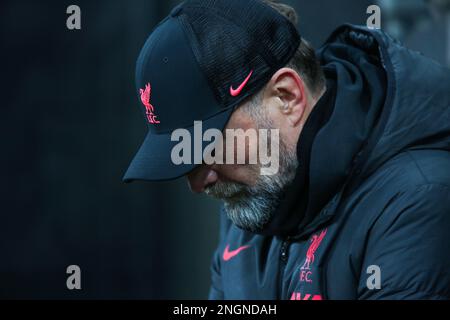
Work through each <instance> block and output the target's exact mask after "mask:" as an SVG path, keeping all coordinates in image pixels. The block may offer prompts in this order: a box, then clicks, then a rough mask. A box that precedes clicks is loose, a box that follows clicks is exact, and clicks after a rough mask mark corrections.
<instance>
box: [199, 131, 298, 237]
mask: <svg viewBox="0 0 450 320" xmlns="http://www.w3.org/2000/svg"><path fill="white" fill-rule="evenodd" d="M279 155H280V161H279V163H280V167H279V172H278V173H277V174H275V175H271V176H264V175H259V176H258V180H257V182H256V184H255V185H254V186H246V185H243V184H239V183H234V182H217V183H215V184H214V185H212V186H210V187H208V188H206V190H205V193H206V194H207V195H210V196H213V197H215V198H218V199H221V200H223V202H224V209H225V212H226V214H227V216H228V218H229V219H230V220H231V221H232V222H233V223H234V224H235V225H236V226H238V227H239V228H241V229H244V230H247V231H250V232H257V231H260V230H262V229H263V228H264V226H265V225H266V224H267V223H268V222H269V221H270V220H271V218H272V217H273V215H274V213H275V210H276V209H277V207H278V205H279V203H280V199H281V196H282V194H283V193H284V192H285V189H286V188H287V187H288V186H289V185H290V184H291V183H292V181H293V180H294V177H295V174H296V170H297V167H298V161H297V154H296V151H295V148H294V150H289V148H287V146H286V145H285V144H284V143H283V141H281V140H280V150H279ZM255 170H258V172H259V168H255Z"/></svg>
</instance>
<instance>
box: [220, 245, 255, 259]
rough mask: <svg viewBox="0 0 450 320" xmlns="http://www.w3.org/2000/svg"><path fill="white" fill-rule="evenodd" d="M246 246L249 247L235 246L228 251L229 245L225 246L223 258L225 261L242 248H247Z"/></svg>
mask: <svg viewBox="0 0 450 320" xmlns="http://www.w3.org/2000/svg"><path fill="white" fill-rule="evenodd" d="M248 247H250V246H242V247H239V248H237V249H236V250H233V251H229V250H230V245H227V247H226V248H225V250H224V251H223V260H225V261H228V260H230V259H231V258H233V257H234V256H236V255H237V254H238V253H239V252H241V251H242V250H244V249H247V248H248Z"/></svg>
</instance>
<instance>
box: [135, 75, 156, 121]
mask: <svg viewBox="0 0 450 320" xmlns="http://www.w3.org/2000/svg"><path fill="white" fill-rule="evenodd" d="M139 92H140V94H141V101H142V104H143V105H144V106H145V114H146V115H147V120H148V122H149V123H159V122H160V121H159V120H156V115H155V114H154V113H153V112H154V110H155V108H153V106H152V104H151V103H150V94H151V93H152V87H151V85H150V83H147V85H146V86H145V90H144V89H140V90H139Z"/></svg>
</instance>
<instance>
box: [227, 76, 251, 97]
mask: <svg viewBox="0 0 450 320" xmlns="http://www.w3.org/2000/svg"><path fill="white" fill-rule="evenodd" d="M252 74H253V70H252V71H250V73H249V74H248V76H247V78H245V80H244V82H242V83H241V85H240V86H239V87H238V88H237V89H233V86H230V94H231V95H232V96H233V97H236V96H238V95H239V94H240V93H241V91H242V89H244V87H245V85H246V84H247V82H248V80H249V79H250V77H251V76H252Z"/></svg>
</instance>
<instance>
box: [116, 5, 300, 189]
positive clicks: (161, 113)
mask: <svg viewBox="0 0 450 320" xmlns="http://www.w3.org/2000/svg"><path fill="white" fill-rule="evenodd" d="M300 39H301V38H300V35H299V33H298V31H297V29H296V27H295V26H294V25H293V24H292V23H291V22H290V21H289V20H288V19H287V18H285V17H284V16H283V15H281V14H280V13H278V12H277V11H276V10H275V9H273V8H272V7H270V6H269V5H267V4H265V3H264V2H262V1H260V0H187V1H185V2H183V3H181V4H180V5H178V6H177V7H175V8H174V9H173V10H172V12H171V13H170V14H169V15H168V16H167V17H166V18H165V19H164V20H162V21H161V22H160V23H159V24H158V25H157V26H156V27H155V29H154V30H153V32H152V33H151V35H150V36H149V38H148V39H147V41H146V42H145V44H144V47H143V48H142V50H141V53H140V55H139V58H138V60H137V65H136V87H137V88H136V91H137V94H138V99H139V103H140V105H141V109H142V111H143V114H144V117H145V119H146V122H147V125H148V133H147V136H146V137H145V140H144V142H143V143H142V145H141V147H140V149H139V151H138V152H137V154H136V155H135V157H134V159H133V160H132V162H131V164H130V166H129V168H128V170H127V172H126V173H125V176H124V178H123V180H124V181H125V182H130V181H133V180H148V181H158V180H170V179H175V178H178V177H180V176H183V175H185V174H187V173H188V172H190V171H191V170H192V169H194V168H195V167H196V164H194V161H191V163H192V164H180V165H176V164H174V163H173V162H172V160H171V153H172V148H173V147H174V146H175V145H177V144H178V143H179V141H171V140H172V139H171V135H172V132H173V131H174V130H176V129H181V128H184V129H186V130H187V131H188V132H189V133H190V134H191V137H192V138H193V139H194V137H195V134H197V137H198V135H199V134H200V137H201V136H203V132H204V131H206V130H208V129H213V128H214V129H219V130H221V131H222V130H223V129H224V128H225V126H226V124H227V122H228V120H229V118H230V116H231V114H232V113H233V111H234V110H235V108H236V107H237V106H239V105H240V104H242V102H244V100H245V99H247V98H248V97H250V96H252V95H253V94H255V93H257V92H259V90H261V89H262V88H263V87H264V85H265V84H266V83H267V82H268V81H269V80H270V78H271V77H272V76H273V74H274V73H275V72H276V71H277V70H279V69H280V68H282V67H284V66H285V65H286V64H287V63H288V62H289V60H290V59H291V58H292V56H293V55H294V53H295V51H296V50H297V48H298V46H299V45H300ZM194 121H202V126H201V127H202V128H201V132H195V133H194ZM197 131H198V130H197ZM209 143H211V142H203V140H202V142H201V143H200V144H201V146H202V150H203V148H204V147H206V145H208V144H209ZM191 147H192V148H191V155H192V158H193V150H194V142H193V141H192V143H191Z"/></svg>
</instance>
